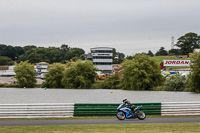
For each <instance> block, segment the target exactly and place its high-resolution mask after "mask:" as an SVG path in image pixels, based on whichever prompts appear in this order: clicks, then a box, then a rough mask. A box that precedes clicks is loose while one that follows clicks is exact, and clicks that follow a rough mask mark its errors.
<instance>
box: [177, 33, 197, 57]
mask: <svg viewBox="0 0 200 133" xmlns="http://www.w3.org/2000/svg"><path fill="white" fill-rule="evenodd" d="M175 46H177V47H179V48H180V49H181V52H182V54H184V55H186V54H188V53H192V52H193V50H194V49H195V48H200V36H199V35H197V34H196V33H193V32H190V33H187V34H185V35H184V36H181V37H180V38H178V42H177V43H176V45H175Z"/></svg>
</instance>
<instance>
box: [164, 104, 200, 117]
mask: <svg viewBox="0 0 200 133" xmlns="http://www.w3.org/2000/svg"><path fill="white" fill-rule="evenodd" d="M161 113H162V116H167V115H169V116H172V115H200V101H198V102H162V109H161Z"/></svg>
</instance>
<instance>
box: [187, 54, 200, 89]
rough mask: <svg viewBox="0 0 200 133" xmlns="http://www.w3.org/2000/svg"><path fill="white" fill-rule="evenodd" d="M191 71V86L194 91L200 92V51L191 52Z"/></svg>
mask: <svg viewBox="0 0 200 133" xmlns="http://www.w3.org/2000/svg"><path fill="white" fill-rule="evenodd" d="M190 67H191V72H190V75H189V79H190V80H189V84H190V88H191V89H192V91H194V92H200V52H196V51H195V52H194V53H193V54H191V65H190Z"/></svg>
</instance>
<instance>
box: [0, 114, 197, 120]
mask: <svg viewBox="0 0 200 133" xmlns="http://www.w3.org/2000/svg"><path fill="white" fill-rule="evenodd" d="M175 117H176V118H179V117H200V115H189V116H160V115H147V116H146V118H175ZM62 119H117V118H116V116H102V117H100V116H96V117H95V116H94V117H69V118H0V121H2V120H62Z"/></svg>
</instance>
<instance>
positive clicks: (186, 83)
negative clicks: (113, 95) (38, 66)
mask: <svg viewBox="0 0 200 133" xmlns="http://www.w3.org/2000/svg"><path fill="white" fill-rule="evenodd" d="M191 63H192V64H191V68H192V70H191V73H190V74H189V76H187V77H183V76H181V75H178V74H177V75H174V76H171V77H169V78H167V79H166V78H165V77H164V76H163V75H162V74H161V72H160V68H159V65H158V64H157V63H156V60H155V59H153V58H151V57H150V56H148V55H146V54H136V55H134V56H133V59H131V60H125V61H123V63H122V67H123V71H122V73H123V75H122V76H120V74H119V73H114V74H113V75H111V76H107V78H106V79H105V80H104V81H103V82H102V85H101V87H102V88H105V89H124V90H152V89H154V88H156V87H158V86H163V89H164V90H170V91H182V90H190V91H194V92H200V69H199V68H200V52H194V53H193V54H191ZM14 70H15V72H16V76H15V78H16V79H17V83H18V85H19V87H28V88H31V87H35V85H36V79H35V76H36V74H37V73H36V72H35V71H34V67H33V65H31V64H30V63H28V61H25V62H20V63H18V64H17V65H16V67H15V68H14ZM96 71H98V68H96V66H95V65H93V64H92V61H89V60H87V61H85V62H81V60H78V61H76V62H68V63H67V67H65V66H64V65H62V64H60V63H54V64H52V65H49V66H48V73H47V74H45V77H44V80H45V82H44V83H43V85H42V86H43V87H48V88H73V89H90V88H91V86H92V85H93V84H94V83H95V82H96V78H97V73H96Z"/></svg>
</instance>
